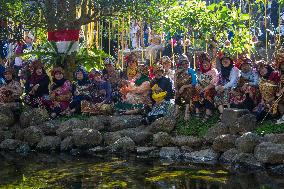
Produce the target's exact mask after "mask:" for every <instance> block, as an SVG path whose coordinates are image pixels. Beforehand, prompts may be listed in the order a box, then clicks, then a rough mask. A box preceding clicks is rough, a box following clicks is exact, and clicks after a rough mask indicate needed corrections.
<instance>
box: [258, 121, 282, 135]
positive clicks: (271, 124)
mask: <svg viewBox="0 0 284 189" xmlns="http://www.w3.org/2000/svg"><path fill="white" fill-rule="evenodd" d="M256 133H257V134H259V135H265V134H277V133H284V124H280V125H276V124H275V121H273V120H268V121H264V122H263V123H262V124H261V125H260V126H259V127H258V128H257V129H256Z"/></svg>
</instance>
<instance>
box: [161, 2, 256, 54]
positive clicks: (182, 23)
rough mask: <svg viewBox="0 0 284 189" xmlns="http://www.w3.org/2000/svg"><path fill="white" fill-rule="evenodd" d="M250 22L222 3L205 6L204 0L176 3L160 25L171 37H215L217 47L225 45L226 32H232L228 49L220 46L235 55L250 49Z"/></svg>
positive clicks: (233, 8)
mask: <svg viewBox="0 0 284 189" xmlns="http://www.w3.org/2000/svg"><path fill="white" fill-rule="evenodd" d="M249 19H250V15H249V14H245V13H242V12H241V10H240V9H239V8H236V7H234V6H233V7H232V8H229V7H227V6H226V5H225V4H224V2H223V1H222V2H220V3H219V4H211V5H206V2H205V1H200V0H192V1H184V2H182V3H181V4H176V6H173V7H172V8H171V9H169V10H168V11H167V12H166V13H165V14H164V21H163V23H164V26H165V30H166V31H170V32H171V34H174V33H179V32H180V31H183V33H186V34H187V36H189V35H190V36H191V37H194V38H195V40H201V41H205V40H207V39H211V38H215V39H216V40H217V42H218V43H219V44H224V43H225V41H226V40H227V39H228V33H229V32H233V33H234V37H233V39H232V40H231V43H232V44H231V46H230V47H227V48H225V47H224V46H222V45H221V46H220V47H221V48H223V50H226V51H229V52H230V53H232V54H236V53H241V52H243V51H244V50H251V49H252V45H253V44H252V43H251V39H252V33H251V31H250V28H249V27H248V22H249ZM193 45H194V44H193ZM194 47H195V46H194Z"/></svg>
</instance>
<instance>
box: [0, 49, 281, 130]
mask: <svg viewBox="0 0 284 189" xmlns="http://www.w3.org/2000/svg"><path fill="white" fill-rule="evenodd" d="M274 60H275V62H274V64H271V63H267V62H265V61H264V60H261V61H257V62H253V61H252V60H251V59H249V58H248V57H247V55H246V54H241V55H239V56H238V57H237V58H233V57H230V56H229V55H227V54H225V53H221V55H220V56H219V62H220V65H219V66H217V65H216V59H214V60H213V59H212V57H210V55H209V54H208V53H206V52H200V53H198V54H196V62H195V65H194V67H193V68H191V66H190V65H192V64H191V63H190V61H189V58H188V57H187V56H186V55H185V54H183V55H181V56H179V57H178V61H177V62H172V59H171V58H169V57H167V56H163V57H161V58H160V60H159V61H158V62H156V63H155V64H153V65H154V66H153V67H151V68H150V67H149V66H148V65H147V64H139V63H138V57H137V55H136V54H134V53H130V55H128V56H127V57H126V69H125V70H123V71H121V70H118V69H116V66H115V65H116V62H115V59H111V58H106V59H105V60H104V66H105V67H104V69H103V70H97V69H93V70H91V71H90V72H87V71H86V70H85V69H84V68H83V67H78V69H77V70H76V71H75V72H74V79H73V81H71V80H68V79H66V78H65V77H64V75H65V74H64V70H63V68H61V67H54V68H52V69H51V70H50V72H47V69H45V66H44V64H43V63H42V62H40V61H39V60H35V61H33V62H31V63H30V64H28V65H27V66H26V67H25V68H22V70H21V71H20V72H19V75H17V74H16V73H17V72H16V71H15V69H14V68H12V67H7V65H6V67H5V61H4V60H2V61H1V66H0V79H1V80H2V83H1V85H0V103H11V102H20V103H24V104H26V105H28V106H31V107H34V108H45V109H46V110H47V111H48V112H49V113H50V118H51V119H54V118H56V117H58V116H71V115H73V114H81V113H82V114H91V115H98V114H106V115H111V114H119V115H122V114H126V115H130V114H141V115H143V116H144V119H143V120H141V121H142V122H143V123H145V124H149V123H151V122H153V121H155V120H156V119H158V118H160V117H164V116H167V115H173V114H175V116H178V115H180V113H181V111H183V113H182V117H183V118H184V120H185V121H188V120H189V119H190V116H196V117H197V118H200V119H201V120H202V121H207V120H208V119H210V117H211V116H212V115H213V114H214V112H217V111H218V112H219V113H220V118H221V117H222V113H223V111H224V108H239V109H248V110H249V111H251V112H252V113H253V114H255V115H256V117H257V119H258V120H262V119H264V118H271V117H276V116H282V115H283V114H284V97H283V93H284V50H282V49H280V50H278V51H277V52H276V53H275V58H274ZM281 121H283V120H281V119H280V122H281ZM281 123H282V122H281Z"/></svg>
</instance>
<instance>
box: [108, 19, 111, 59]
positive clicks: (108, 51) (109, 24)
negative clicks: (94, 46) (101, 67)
mask: <svg viewBox="0 0 284 189" xmlns="http://www.w3.org/2000/svg"><path fill="white" fill-rule="evenodd" d="M110 34H111V33H110V20H109V22H108V55H110V37H111V35H110Z"/></svg>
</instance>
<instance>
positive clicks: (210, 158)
mask: <svg viewBox="0 0 284 189" xmlns="http://www.w3.org/2000/svg"><path fill="white" fill-rule="evenodd" d="M218 157H219V154H218V153H216V152H215V151H214V150H212V149H210V148H209V149H205V150H200V151H195V152H191V153H185V154H184V158H185V159H186V160H188V161H190V162H193V163H208V164H215V163H217V160H218Z"/></svg>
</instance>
